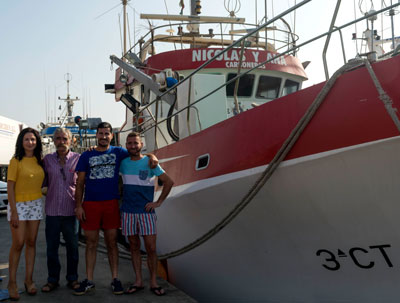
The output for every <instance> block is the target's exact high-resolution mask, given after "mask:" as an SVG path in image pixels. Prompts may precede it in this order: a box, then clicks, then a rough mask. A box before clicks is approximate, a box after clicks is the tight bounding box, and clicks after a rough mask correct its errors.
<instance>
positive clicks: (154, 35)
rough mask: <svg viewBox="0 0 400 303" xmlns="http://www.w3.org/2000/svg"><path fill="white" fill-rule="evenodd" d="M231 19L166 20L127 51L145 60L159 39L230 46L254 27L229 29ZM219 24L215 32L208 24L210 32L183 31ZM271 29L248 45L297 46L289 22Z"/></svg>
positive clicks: (190, 43) (249, 24)
mask: <svg viewBox="0 0 400 303" xmlns="http://www.w3.org/2000/svg"><path fill="white" fill-rule="evenodd" d="M283 23H284V24H285V25H286V26H288V24H287V22H285V21H284V20H283ZM229 24H230V23H228V22H222V21H221V22H217V23H216V22H201V23H199V22H185V23H182V22H180V23H173V24H163V25H160V26H157V27H154V28H151V29H150V30H149V31H148V32H147V33H146V34H145V35H144V36H142V37H141V38H140V39H139V40H138V41H137V42H136V43H135V44H134V45H133V46H132V47H131V48H130V49H129V50H128V51H127V53H130V52H131V53H135V50H136V49H139V50H138V51H137V52H136V55H137V56H138V57H139V58H140V59H141V60H142V61H144V60H145V59H146V58H147V54H148V53H150V54H154V53H155V49H156V43H161V42H163V43H171V44H174V49H176V48H177V47H176V46H177V45H180V47H181V48H182V49H183V48H184V46H186V45H190V46H191V47H193V46H196V47H213V46H214V47H222V48H223V47H225V46H229V45H231V44H233V43H235V42H236V41H238V40H239V39H241V38H242V37H243V36H245V34H246V33H248V32H249V31H250V30H251V29H248V28H247V29H246V28H243V29H239V30H230V31H229V32H228V33H226V32H225V31H224V30H223V27H224V26H226V25H229ZM207 25H208V26H217V27H218V28H219V32H215V31H214V29H213V28H208V33H200V31H199V32H183V28H184V26H186V27H190V26H207ZM240 25H241V26H243V27H245V26H250V27H252V28H258V25H256V24H252V23H241V24H240ZM173 28H178V33H177V34H176V35H174V34H173V31H174V30H173ZM164 29H166V31H167V32H169V33H170V34H160V32H162V30H164ZM262 30H267V31H269V32H271V35H267V37H264V36H261V35H259V34H258V31H257V32H255V33H254V35H253V36H251V37H249V38H248V39H247V40H246V47H247V48H256V49H268V50H271V51H272V50H273V51H281V50H284V49H286V50H287V49H289V48H293V46H294V45H296V41H297V40H298V39H299V37H298V35H296V34H295V33H293V32H292V31H291V29H290V27H289V26H288V29H287V30H286V29H281V28H278V27H276V26H273V27H269V28H266V29H262Z"/></svg>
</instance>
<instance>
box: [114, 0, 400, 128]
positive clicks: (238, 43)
mask: <svg viewBox="0 0 400 303" xmlns="http://www.w3.org/2000/svg"><path fill="white" fill-rule="evenodd" d="M310 1H311V0H304V1H302V2H300V3H298V4H297V5H295V6H293V7H291V8H289V9H288V10H286V11H285V12H283V13H282V14H280V15H278V16H276V17H275V18H272V19H270V20H268V21H267V22H265V23H264V24H263V25H261V26H259V27H258V28H256V29H254V30H253V31H251V32H249V33H247V34H245V35H243V36H242V37H241V38H239V39H238V40H237V41H235V42H234V43H232V44H231V45H230V46H228V47H226V48H224V49H223V50H222V51H221V52H220V53H218V54H217V55H215V56H214V57H213V58H211V59H209V60H207V61H206V62H205V63H203V64H202V65H201V66H199V67H198V68H197V69H195V70H194V71H193V72H191V73H190V74H189V75H187V76H186V77H185V78H184V79H182V80H181V81H179V82H178V83H177V84H175V85H173V86H172V87H170V88H168V89H166V90H165V91H164V92H163V93H161V94H160V95H158V96H157V98H155V99H154V100H152V101H150V102H148V103H147V104H145V105H143V106H141V108H140V110H139V111H138V112H137V114H136V115H137V116H139V115H141V114H143V113H145V112H147V111H148V108H149V107H150V106H152V105H154V104H155V103H156V102H160V100H161V99H162V97H163V96H165V95H167V94H173V93H174V91H175V89H176V88H177V87H178V86H179V85H182V84H183V83H184V82H185V81H190V79H191V78H192V77H193V76H194V75H195V74H197V73H199V72H200V71H201V70H202V69H203V68H204V67H206V66H207V65H209V64H210V63H211V62H213V61H214V60H216V58H217V57H219V56H221V55H223V54H224V53H225V52H227V51H229V50H230V49H232V48H234V47H239V46H241V43H242V42H243V43H245V41H246V39H247V38H249V37H251V36H254V35H255V34H256V33H257V32H259V31H260V30H262V29H263V28H266V27H267V26H269V25H270V24H272V23H273V22H275V21H276V20H278V19H279V18H282V17H283V16H284V15H286V14H289V13H290V12H291V11H293V10H295V9H298V8H299V7H300V6H302V5H304V4H306V3H308V2H310ZM339 2H340V0H339ZM399 5H400V3H396V4H393V5H390V6H387V7H385V8H382V9H380V10H377V11H375V12H373V13H371V14H368V15H365V16H362V17H360V18H358V19H355V20H353V21H350V22H348V23H346V24H344V25H341V26H331V28H330V29H329V30H328V31H327V32H325V33H322V34H320V35H318V36H316V37H313V38H311V39H309V40H307V41H305V42H302V43H299V44H296V45H293V46H292V47H291V48H288V49H287V50H285V51H283V52H280V53H276V54H274V56H272V58H269V59H267V60H265V61H263V62H260V63H259V64H257V65H255V66H254V67H252V68H250V69H246V70H243V71H240V72H239V73H237V75H236V76H235V77H233V78H231V79H230V80H228V81H226V82H225V83H224V84H222V85H220V86H218V87H216V88H215V89H213V90H211V91H210V92H209V93H207V94H206V95H204V96H202V97H201V98H199V99H197V100H195V101H194V102H190V103H189V104H188V106H187V107H184V108H181V109H179V110H177V111H175V112H174V113H172V114H171V115H170V116H168V117H164V118H161V119H159V118H158V117H157V115H156V116H155V117H154V116H153V117H151V120H152V121H153V123H148V121H147V124H146V121H144V122H142V123H138V124H137V125H136V127H137V129H139V128H140V127H142V131H143V132H146V131H149V130H151V129H152V128H154V127H155V128H156V129H157V128H159V125H160V124H161V123H165V122H166V121H167V120H168V119H171V118H172V117H176V116H177V115H178V114H180V113H182V112H183V111H185V110H186V111H188V112H189V108H191V107H193V106H195V105H196V104H197V103H199V102H201V101H203V100H204V99H206V98H207V97H209V96H211V95H212V94H214V93H215V92H217V91H218V90H220V89H222V88H224V87H226V86H227V85H229V84H231V83H233V82H234V81H237V80H238V79H240V78H241V77H243V76H244V75H246V74H248V73H250V72H252V71H254V70H255V69H257V68H259V67H260V66H262V65H265V64H267V63H269V62H271V61H273V60H276V59H277V58H279V57H281V56H285V55H287V54H290V53H293V52H295V51H296V50H298V49H299V48H301V47H303V46H305V45H308V44H310V43H312V42H314V41H316V40H319V39H321V38H323V37H328V36H329V35H331V34H332V33H334V32H336V31H339V33H340V31H341V30H342V29H344V28H346V27H348V26H351V25H353V24H355V23H358V22H360V21H364V20H365V19H367V18H369V17H371V16H373V15H378V14H381V13H383V12H385V11H388V10H390V9H393V8H395V7H397V6H399ZM334 17H335V16H334ZM333 19H334V18H333ZM332 24H334V20H333V21H332ZM344 57H345V54H344ZM111 59H112V60H113V58H111ZM117 64H118V63H117ZM120 66H121V65H120ZM121 67H122V68H123V66H121ZM137 121H139V119H137ZM145 124H146V125H145ZM144 126H146V127H145V128H143V127H144Z"/></svg>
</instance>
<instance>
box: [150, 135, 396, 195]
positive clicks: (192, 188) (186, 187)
mask: <svg viewBox="0 0 400 303" xmlns="http://www.w3.org/2000/svg"><path fill="white" fill-rule="evenodd" d="M398 139H400V136H397V137H392V138H388V139H382V140H377V141H373V142H368V143H363V144H358V145H353V146H349V147H344V148H338V149H335V150H330V151H327V152H322V153H317V154H313V155H309V156H304V157H300V158H296V159H291V160H288V161H283V162H282V163H281V165H280V167H288V166H292V165H296V164H299V163H303V162H308V161H313V160H316V159H320V158H324V157H328V156H331V155H334V154H338V153H343V152H346V151H350V150H354V149H357V148H362V147H366V146H369V145H374V144H379V143H382V142H386V141H393V140H398ZM267 166H268V165H262V166H258V167H254V168H250V169H246V170H241V171H238V172H234V173H230V174H225V175H221V176H218V177H214V178H209V179H204V180H199V181H195V182H191V183H187V184H183V185H179V186H176V187H174V188H173V189H172V191H171V193H170V195H169V196H170V197H179V196H182V195H186V194H189V193H192V192H196V191H199V190H202V189H204V188H207V187H213V186H216V185H218V184H221V183H224V182H229V181H232V180H235V179H240V178H244V177H249V176H252V175H256V174H259V173H262V172H263V171H264V170H265V169H266V168H267ZM156 194H157V195H159V194H160V192H159V191H158V192H157V193H156Z"/></svg>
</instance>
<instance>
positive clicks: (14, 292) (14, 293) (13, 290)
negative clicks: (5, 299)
mask: <svg viewBox="0 0 400 303" xmlns="http://www.w3.org/2000/svg"><path fill="white" fill-rule="evenodd" d="M8 296H9V297H10V300H11V301H18V300H19V298H20V297H19V293H18V288H17V285H15V286H13V287H11V286H10V285H9V286H8Z"/></svg>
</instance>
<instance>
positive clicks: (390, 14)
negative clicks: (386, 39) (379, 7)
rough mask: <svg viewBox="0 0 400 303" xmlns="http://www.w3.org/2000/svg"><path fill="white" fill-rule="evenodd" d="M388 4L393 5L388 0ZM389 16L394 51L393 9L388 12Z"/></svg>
mask: <svg viewBox="0 0 400 303" xmlns="http://www.w3.org/2000/svg"><path fill="white" fill-rule="evenodd" d="M390 4H391V5H393V1H392V0H390ZM389 16H390V23H391V25H392V49H393V50H394V21H393V17H394V9H393V8H392V9H391V10H390V11H389ZM382 38H383V37H382Z"/></svg>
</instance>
